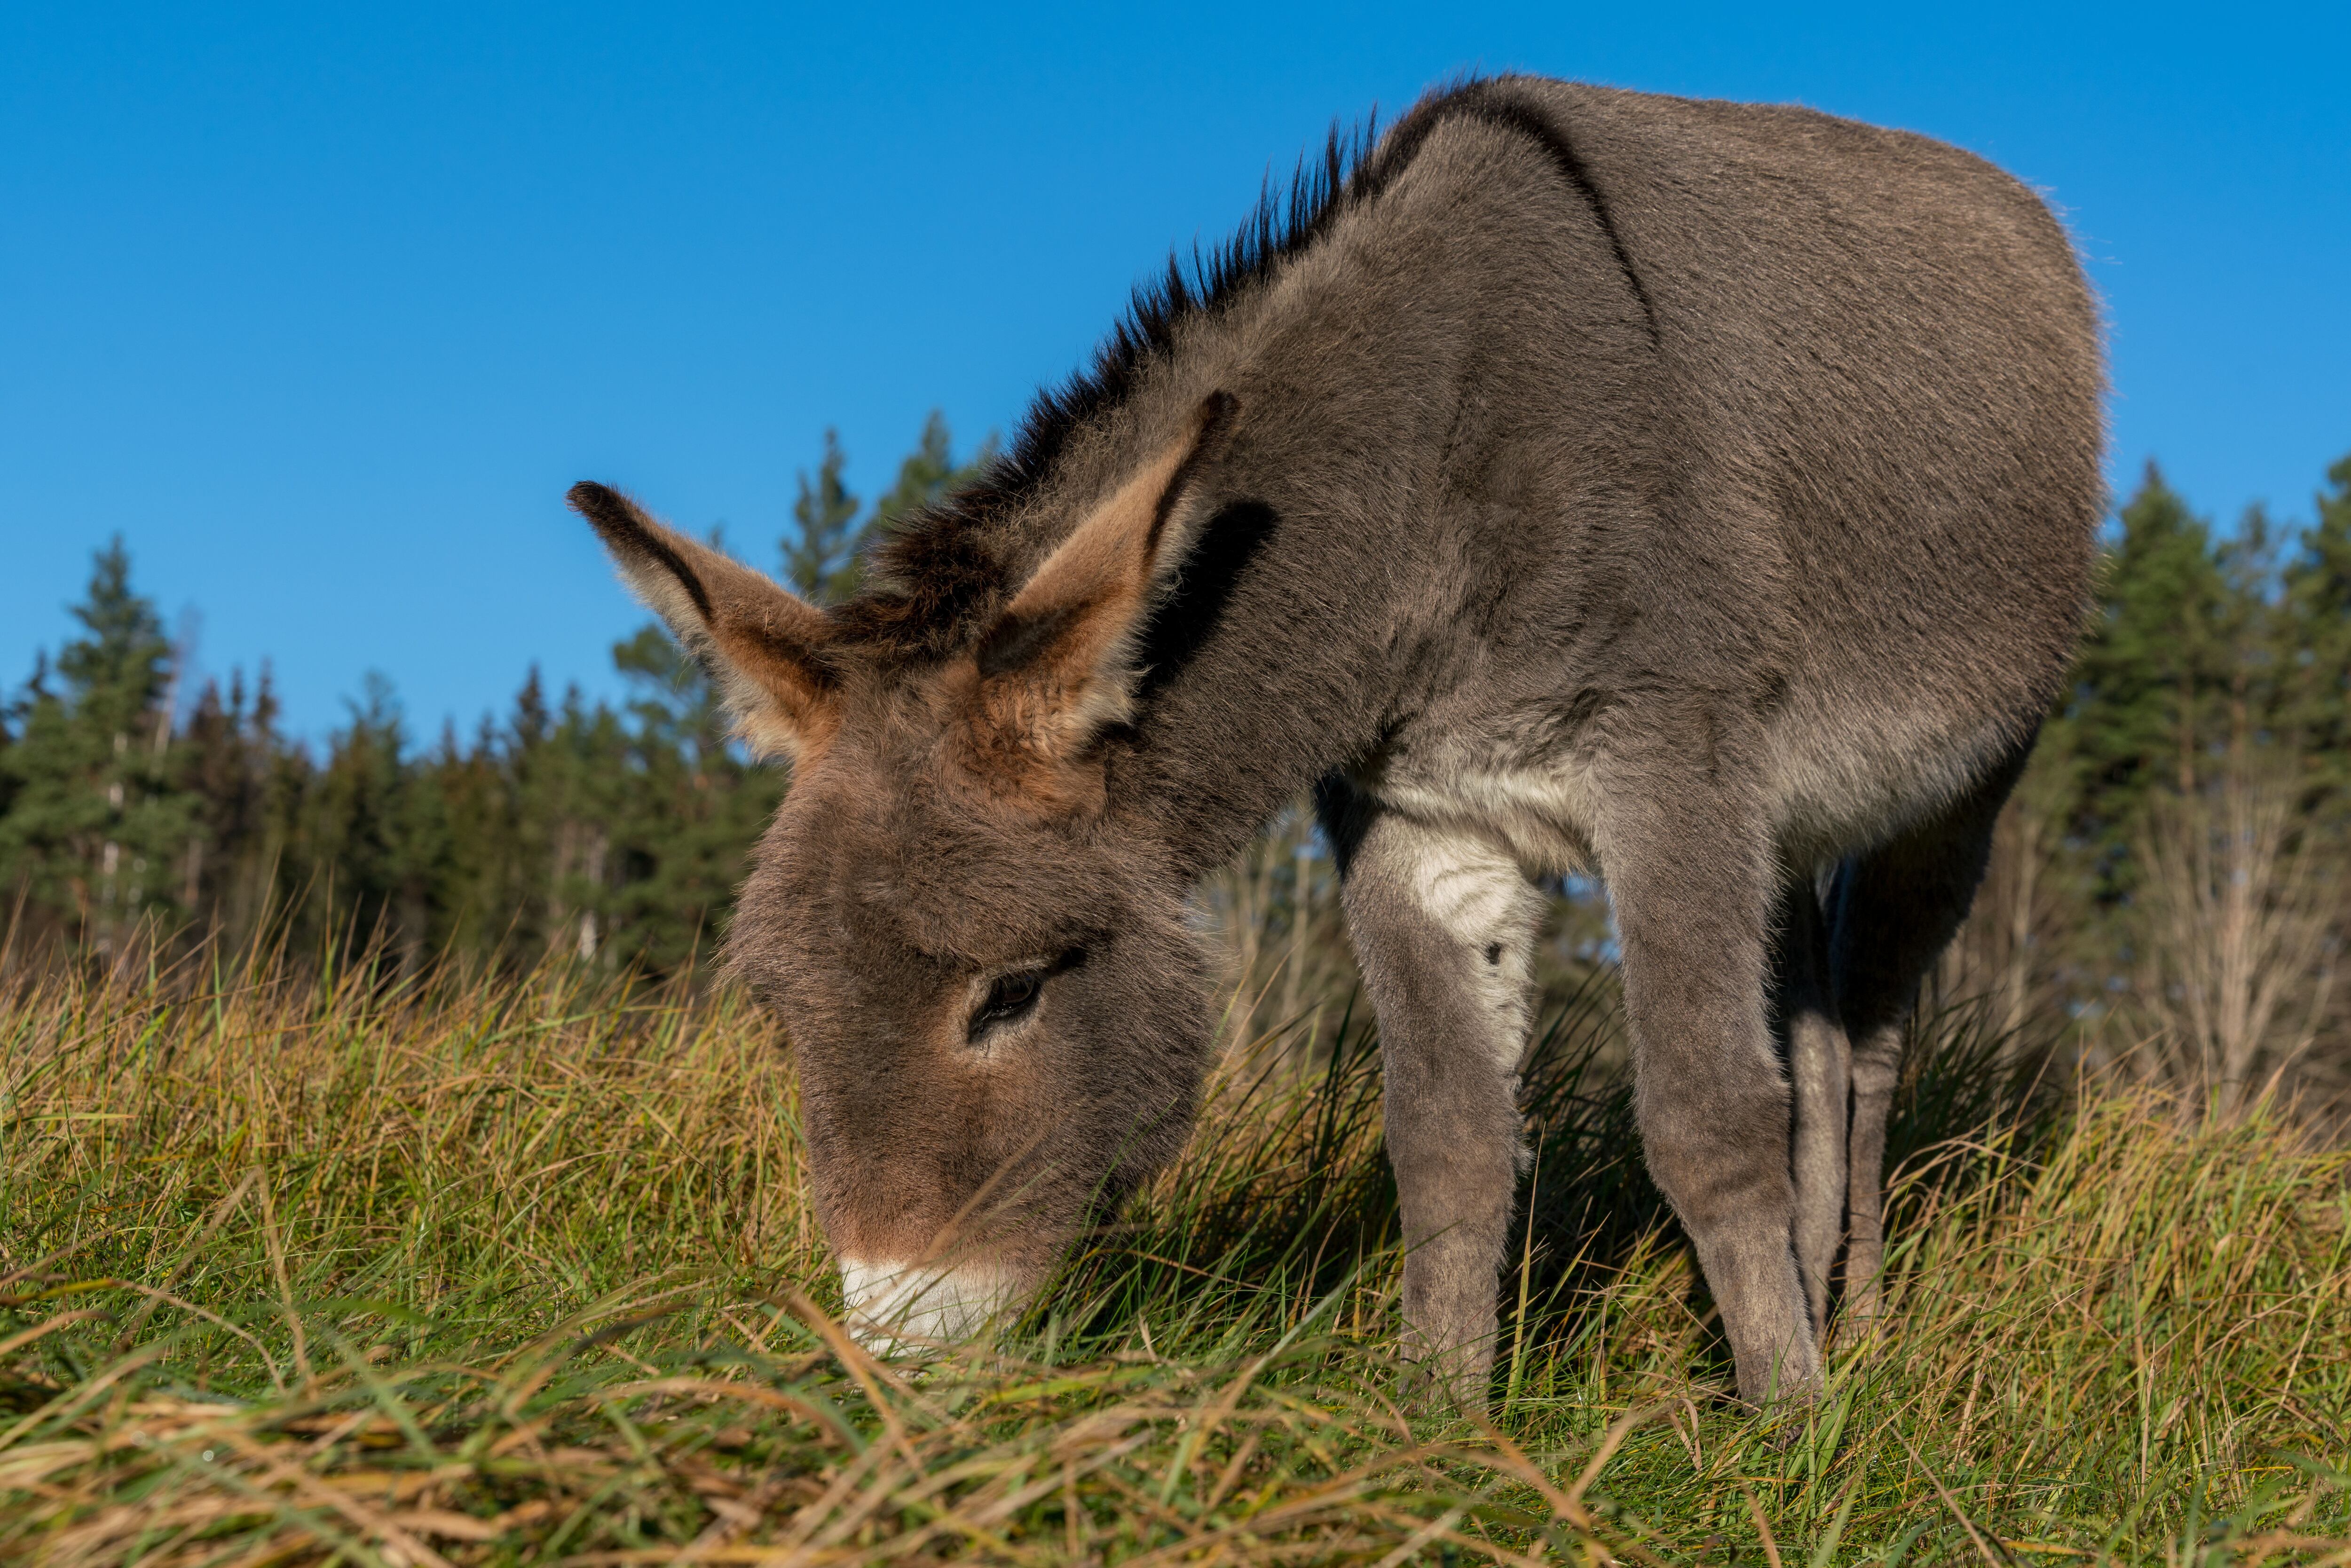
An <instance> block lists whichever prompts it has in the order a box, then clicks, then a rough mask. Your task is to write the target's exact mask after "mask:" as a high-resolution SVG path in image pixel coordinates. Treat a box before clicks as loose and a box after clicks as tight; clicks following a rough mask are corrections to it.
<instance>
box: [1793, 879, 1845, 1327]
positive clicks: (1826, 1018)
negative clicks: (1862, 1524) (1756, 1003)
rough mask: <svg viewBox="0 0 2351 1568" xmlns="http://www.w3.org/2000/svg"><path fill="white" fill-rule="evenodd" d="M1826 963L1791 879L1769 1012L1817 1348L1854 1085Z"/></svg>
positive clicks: (1815, 917) (1810, 914) (1821, 940)
mask: <svg viewBox="0 0 2351 1568" xmlns="http://www.w3.org/2000/svg"><path fill="white" fill-rule="evenodd" d="M1828 956H1829V955H1828V932H1827V930H1826V927H1825V924H1824V921H1823V915H1822V914H1821V904H1820V898H1819V896H1818V895H1817V894H1815V893H1814V892H1813V883H1812V878H1811V877H1810V876H1808V875H1799V876H1796V877H1794V878H1792V880H1791V882H1790V883H1789V886H1788V890H1787V892H1786V893H1785V894H1782V900H1781V913H1780V929H1779V952H1778V966H1777V967H1778V974H1777V976H1776V982H1777V985H1776V990H1777V1003H1778V1005H1777V1007H1776V1009H1774V1010H1775V1011H1776V1012H1777V1014H1778V1017H1779V1024H1780V1028H1781V1030H1782V1032H1783V1033H1784V1035H1785V1037H1786V1044H1787V1050H1788V1077H1789V1080H1790V1086H1791V1087H1792V1089H1793V1090H1794V1091H1795V1104H1794V1107H1793V1109H1794V1113H1795V1131H1794V1144H1793V1146H1792V1149H1791V1151H1790V1157H1789V1161H1788V1165H1789V1171H1790V1174H1791V1175H1792V1176H1794V1177H1795V1180H1796V1229H1795V1243H1796V1267H1797V1270H1798V1271H1799V1272H1801V1273H1802V1275H1803V1279H1804V1304H1805V1306H1806V1307H1807V1308H1809V1309H1810V1311H1811V1312H1812V1319H1813V1339H1814V1340H1815V1341H1816V1342H1823V1343H1824V1342H1825V1340H1826V1337H1827V1333H1828V1322H1829V1319H1828V1310H1829V1273H1830V1270H1832V1269H1833V1268H1834V1266H1835V1263H1836V1252H1837V1243H1838V1242H1839V1241H1840V1240H1841V1239H1843V1238H1844V1217H1845V1101H1846V1098H1847V1095H1848V1092H1849V1091H1850V1089H1851V1087H1852V1077H1853V1047H1852V1044H1851V1042H1850V1041H1849V1040H1847V1039H1846V1038H1845V1032H1844V1022H1843V1020H1842V1019H1839V1018H1838V1017H1837V1011H1836V1004H1835V1000H1834V994H1833V992H1832V989H1831V987H1830V982H1829V972H1828Z"/></svg>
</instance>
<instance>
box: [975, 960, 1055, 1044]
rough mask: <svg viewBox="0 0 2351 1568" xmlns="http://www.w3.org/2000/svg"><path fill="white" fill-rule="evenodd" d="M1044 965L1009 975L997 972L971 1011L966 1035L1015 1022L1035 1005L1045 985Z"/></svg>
mask: <svg viewBox="0 0 2351 1568" xmlns="http://www.w3.org/2000/svg"><path fill="white" fill-rule="evenodd" d="M1045 974H1046V971H1044V970H1043V969H1020V970H1017V971H1015V972H1014V973H1012V974H1009V975H998V977H996V983H995V984H994V985H992V986H990V987H988V988H987V1000H986V1001H984V1002H982V1003H980V1004H979V1008H978V1009H977V1011H975V1012H974V1013H973V1014H972V1015H971V1027H970V1029H969V1030H968V1034H969V1038H970V1039H972V1040H979V1039H980V1038H981V1037H983V1036H985V1035H987V1034H988V1033H990V1032H992V1031H994V1030H998V1029H1001V1028H1003V1027H1004V1026H1005V1025H1007V1024H1011V1023H1018V1022H1019V1021H1020V1020H1021V1019H1024V1018H1027V1017H1028V1016H1029V1013H1030V1012H1031V1011H1033V1010H1034V1009H1035V1008H1036V1006H1037V998H1038V997H1039V996H1040V995H1041V994H1042V993H1043V991H1044V989H1045Z"/></svg>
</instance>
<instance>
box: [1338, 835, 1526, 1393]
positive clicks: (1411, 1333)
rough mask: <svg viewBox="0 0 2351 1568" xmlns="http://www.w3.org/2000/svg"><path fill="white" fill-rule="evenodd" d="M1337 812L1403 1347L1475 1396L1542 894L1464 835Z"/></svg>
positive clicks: (1513, 1146)
mask: <svg viewBox="0 0 2351 1568" xmlns="http://www.w3.org/2000/svg"><path fill="white" fill-rule="evenodd" d="M1346 815H1347V819H1348V820H1347V821H1345V822H1344V823H1334V824H1332V825H1333V828H1334V831H1333V833H1332V839H1333V841H1334V843H1335V844H1336V845H1337V846H1338V847H1339V850H1340V854H1341V861H1342V864H1343V868H1344V877H1345V880H1344V883H1343V900H1344V902H1345V904H1346V910H1347V927H1348V931H1349V933H1350V935H1351V936H1353V939H1354V945H1355V953H1356V956H1357V958H1358V960H1359V961H1360V962H1361V964H1362V966H1363V970H1364V987H1365V988H1366V989H1368V990H1369V991H1370V993H1371V998H1372V1005H1373V1008H1374V1010H1375V1011H1376V1012H1377V1014H1378V1016H1379V1024H1380V1061H1381V1066H1382V1069H1383V1071H1384V1074H1385V1078H1384V1104H1385V1112H1386V1121H1387V1148H1388V1159H1389V1161H1390V1162H1391V1163H1392V1164H1393V1165H1394V1166H1395V1177H1396V1197H1397V1203H1398V1207H1400V1209H1401V1210H1402V1215H1403V1220H1404V1241H1405V1248H1406V1252H1405V1265H1404V1317H1405V1335H1406V1354H1408V1355H1409V1356H1411V1357H1412V1358H1413V1359H1415V1360H1417V1361H1420V1362H1422V1363H1423V1364H1425V1365H1426V1368H1427V1370H1428V1371H1429V1372H1430V1373H1432V1374H1434V1375H1436V1377H1437V1381H1438V1382H1439V1384H1440V1385H1449V1392H1450V1395H1451V1397H1452V1398H1454V1399H1455V1400H1456V1401H1458V1403H1460V1404H1462V1405H1464V1406H1468V1407H1469V1408H1472V1409H1476V1408H1481V1407H1482V1406H1483V1405H1484V1403H1485V1391H1486V1379H1487V1376H1488V1374H1489V1371H1490V1370H1491V1368H1492V1365H1493V1360H1494V1339H1495V1312H1494V1298H1495V1287H1496V1277H1497V1273H1498V1271H1499V1268H1500V1265H1501V1261H1502V1256H1503V1249H1504V1247H1505V1245H1506V1243H1507V1240H1508V1235H1509V1229H1510V1207H1511V1198H1512V1196H1513V1194H1514V1192H1515V1190H1516V1187H1517V1185H1518V1161H1519V1150H1520V1119H1519V1111H1518V1105H1517V1102H1516V1096H1517V1090H1518V1066H1519V1058H1520V1053H1521V1052H1522V1051H1524V1049H1525V1046H1526V1039H1527V1029H1528V1023H1529V1019H1530V1001H1531V998H1530V990H1531V973H1530V965H1531V956H1532V951H1533V946H1534V936H1535V928H1536V925H1537V923H1538V921H1539V920H1540V918H1541V911H1542V904H1541V899H1540V897H1539V896H1538V895H1537V894H1536V893H1535V891H1534V889H1533V888H1531V886H1529V885H1528V883H1527V881H1526V878H1525V877H1524V875H1522V874H1521V873H1520V870H1519V867H1518V865H1517V863H1516V862H1513V861H1512V860H1511V859H1510V857H1509V856H1507V855H1505V854H1503V853H1502V852H1499V850H1498V849H1496V848H1495V847H1494V846H1492V845H1491V844H1489V843H1487V842H1486V841H1483V840H1481V839H1479V838H1477V837H1475V836H1471V835H1468V834H1465V833H1459V832H1453V831H1439V830H1437V829H1432V828H1428V827H1426V826H1422V825H1420V824H1417V823H1415V822H1413V821H1407V820H1405V819H1404V818H1402V817H1399V816H1396V815H1395V814H1393V813H1390V812H1386V811H1383V810H1377V809H1374V808H1364V807H1362V806H1361V805H1360V803H1358V806H1357V809H1355V810H1351V811H1349V812H1348V813H1346ZM1326 820H1328V819H1327V814H1326Z"/></svg>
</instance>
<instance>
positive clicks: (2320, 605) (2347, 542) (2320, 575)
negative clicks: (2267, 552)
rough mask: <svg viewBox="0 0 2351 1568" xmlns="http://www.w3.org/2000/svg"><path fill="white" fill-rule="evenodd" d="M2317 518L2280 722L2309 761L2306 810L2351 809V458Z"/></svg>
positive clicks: (2292, 619) (2289, 615) (2306, 546)
mask: <svg viewBox="0 0 2351 1568" xmlns="http://www.w3.org/2000/svg"><path fill="white" fill-rule="evenodd" d="M2326 481H2327V484H2328V486H2330V491H2328V492H2322V493H2321V494H2320V495H2319V497H2318V518H2317V521H2316V522H2315V523H2314V525H2313V526H2312V527H2311V528H2310V529H2309V530H2308V531H2307V532H2305V533H2304V535H2303V536H2302V539H2301V541H2300V548H2299V549H2297V550H2296V551H2295V552H2294V556H2293V558H2292V559H2290V560H2288V562H2287V563H2286V567H2285V570H2284V572H2283V583H2284V619H2285V622H2286V625H2287V627H2288V630H2289V635H2290V642H2289V644H2288V646H2287V648H2286V649H2285V650H2284V656H2285V659H2286V661H2287V663H2288V665H2289V668H2288V670H2287V673H2286V675H2285V678H2284V683H2283V684H2284V686H2285V692H2284V695H2283V701H2282V704H2281V708H2282V712H2281V718H2282V721H2283V725H2284V726H2285V727H2286V728H2287V730H2288V731H2289V733H2290V735H2291V737H2292V738H2293V739H2294V741H2295V742H2297V743H2298V744H2299V746H2300V748H2301V751H2302V755H2303V759H2304V761H2303V767H2304V785H2305V789H2306V791H2307V795H2306V800H2305V808H2306V809H2308V810H2316V811H2322V812H2324V813H2325V814H2327V815H2328V816H2330V817H2339V816H2341V815H2342V814H2343V813H2344V812H2345V811H2346V809H2351V456H2346V457H2345V458H2343V459H2342V460H2341V461H2340V462H2338V463H2336V464H2335V465H2334V466H2333V467H2331V468H2329V469H2328V470H2327V471H2326Z"/></svg>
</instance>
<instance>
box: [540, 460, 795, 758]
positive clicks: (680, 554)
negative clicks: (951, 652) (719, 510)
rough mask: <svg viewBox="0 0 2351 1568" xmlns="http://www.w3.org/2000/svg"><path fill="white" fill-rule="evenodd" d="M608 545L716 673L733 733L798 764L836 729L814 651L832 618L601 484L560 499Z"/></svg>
mask: <svg viewBox="0 0 2351 1568" xmlns="http://www.w3.org/2000/svg"><path fill="white" fill-rule="evenodd" d="M564 498H565V499H566V500H567V501H569V503H570V505H571V509H572V510H573V511H575V512H578V513H579V514H580V516H581V517H585V518H587V519H588V521H589V524H590V526H591V527H593V528H595V530H596V532H597V534H598V536H599V537H601V538H602V539H603V541H604V548H605V549H608V550H610V551H611V555H612V559H613V562H614V563H615V564H616V565H618V566H619V567H620V569H621V576H622V579H623V580H625V581H626V582H627V583H628V585H629V587H630V589H631V590H632V591H634V592H635V594H636V596H637V597H638V598H639V599H641V600H643V601H644V603H645V604H646V606H647V607H648V608H650V609H651V610H652V611H653V612H654V613H655V614H657V615H659V616H660V617H661V618H662V620H663V621H664V622H665V623H666V624H667V625H668V627H669V629H670V633H671V635H673V636H674V637H675V638H676V639H677V640H678V642H679V643H682V644H683V645H684V647H685V650H686V651H687V652H688V653H692V654H693V655H694V656H695V658H697V659H699V660H700V661H701V662H702V664H704V666H705V668H707V669H708V670H709V671H710V673H711V674H712V675H713V676H714V677H716V680H717V682H718V686H719V695H720V698H721V700H723V701H724V702H725V703H726V707H727V711H728V712H730V713H732V714H733V715H734V716H735V723H736V728H737V733H739V734H740V735H741V736H742V737H743V738H744V740H745V741H746V742H747V743H748V744H749V746H750V747H751V748H752V749H753V750H754V751H756V752H758V754H759V755H761V756H763V757H789V758H798V759H799V760H801V761H803V762H805V761H806V760H808V759H809V758H810V755H811V754H812V753H813V752H814V751H816V750H818V749H820V748H821V747H823V745H824V744H825V742H826V741H828V740H830V739H831V737H832V733H833V731H834V730H835V729H837V728H838V727H840V722H841V715H840V697H839V694H838V691H837V689H836V687H835V685H834V683H833V679H832V676H831V673H830V672H829V671H828V670H827V669H826V668H825V665H824V663H823V661H822V658H821V656H820V655H821V653H822V651H823V649H824V647H825V645H826V644H827V643H830V642H831V640H832V625H831V622H830V621H828V620H827V619H826V617H825V613H824V612H823V611H821V610H819V609H818V608H817V607H816V606H814V605H813V604H810V603H809V602H808V601H806V600H803V599H799V598H797V597H795V596H794V595H793V594H791V593H790V592H789V591H786V590H785V589H783V588H782V587H780V586H778V584H776V583H775V582H773V581H771V580H768V578H766V577H764V576H762V575H761V574H760V573H758V572H756V571H754V570H751V569H750V568H749V567H747V566H745V565H743V564H742V563H741V562H739V561H737V560H733V559H729V558H728V557H726V556H725V555H722V554H721V553H719V552H718V551H717V550H715V549H711V548H710V547H709V546H707V545H701V544H696V543H695V541H694V540H692V539H690V538H686V537H685V536H684V534H681V533H679V532H678V531H677V530H676V529H674V528H664V527H663V526H662V525H661V524H659V523H657V522H655V521H653V518H651V517H647V516H646V515H645V513H644V512H643V509H642V508H640V507H638V506H637V504H636V503H635V502H633V501H632V500H630V499H629V498H628V497H626V496H623V495H622V494H621V493H620V492H619V491H617V490H613V489H610V488H608V487H607V486H602V485H594V484H579V485H574V486H572V487H571V492H570V494H569V496H567V497H564Z"/></svg>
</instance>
